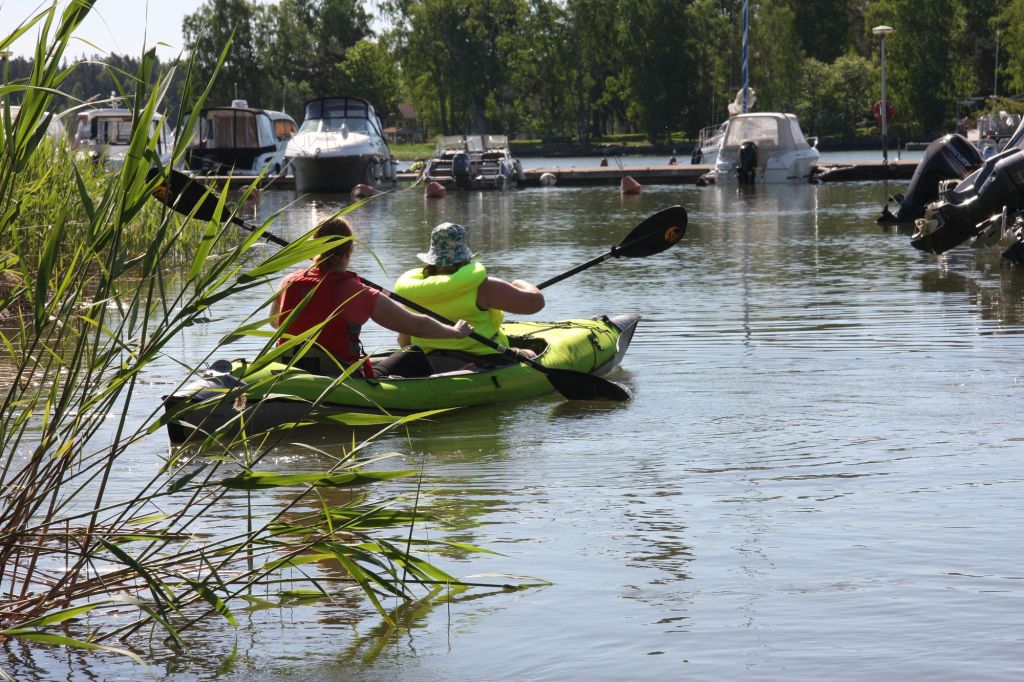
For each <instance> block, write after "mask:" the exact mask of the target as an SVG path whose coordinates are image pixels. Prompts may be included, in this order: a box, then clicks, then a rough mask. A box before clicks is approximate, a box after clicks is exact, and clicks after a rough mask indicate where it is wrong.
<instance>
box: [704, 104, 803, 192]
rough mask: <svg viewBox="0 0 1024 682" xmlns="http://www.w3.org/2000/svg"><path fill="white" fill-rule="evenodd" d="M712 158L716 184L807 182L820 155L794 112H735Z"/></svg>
mask: <svg viewBox="0 0 1024 682" xmlns="http://www.w3.org/2000/svg"><path fill="white" fill-rule="evenodd" d="M725 125H726V129H725V132H724V133H723V135H722V137H721V139H720V141H719V145H718V150H717V155H716V159H715V170H714V178H715V182H717V183H732V182H738V183H739V184H746V185H759V184H775V183H785V182H808V181H810V178H811V173H812V172H813V170H814V165H815V164H816V163H817V161H818V158H819V156H820V154H819V153H818V150H817V149H816V148H815V145H816V144H817V142H818V140H817V138H814V137H812V138H810V140H809V141H808V140H807V139H806V138H804V134H803V131H802V130H801V129H800V123H799V121H797V118H796V116H795V115H794V114H782V113H776V112H770V113H756V114H738V115H736V116H733V117H732V118H730V119H729V120H728V121H726V124H725Z"/></svg>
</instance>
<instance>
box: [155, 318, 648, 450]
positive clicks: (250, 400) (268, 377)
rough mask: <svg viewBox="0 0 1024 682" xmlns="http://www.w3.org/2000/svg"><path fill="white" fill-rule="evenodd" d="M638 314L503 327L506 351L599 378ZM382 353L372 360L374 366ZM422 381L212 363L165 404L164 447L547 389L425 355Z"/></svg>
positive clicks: (535, 376) (497, 359)
mask: <svg viewBox="0 0 1024 682" xmlns="http://www.w3.org/2000/svg"><path fill="white" fill-rule="evenodd" d="M639 320H640V316H639V315H619V316H616V317H606V316H600V317H596V318H594V319H589V320H588V319H577V320H563V321H560V322H507V323H505V324H504V325H502V329H503V331H504V332H505V334H506V335H508V337H509V340H510V345H512V346H514V347H518V348H529V349H531V350H534V351H535V352H537V354H538V355H537V362H538V363H540V364H541V365H543V366H544V367H547V368H550V369H559V370H571V371H574V372H584V373H587V374H594V375H604V374H607V373H608V372H610V371H611V370H613V369H614V368H616V367H618V365H619V363H620V362H621V361H622V357H623V355H625V353H626V349H627V348H628V347H629V343H630V341H631V340H632V338H633V332H634V331H635V330H636V325H637V323H638V322H639ZM383 357H386V356H375V357H374V358H371V359H380V358H383ZM427 357H428V358H429V359H430V363H431V366H432V367H433V373H432V374H431V375H430V376H425V377H415V378H406V377H390V376H389V377H384V378H374V379H363V378H353V377H346V378H341V377H337V376H325V375H322V374H318V373H313V372H310V371H306V370H304V369H301V368H300V367H298V366H295V365H291V366H289V365H288V364H284V363H281V362H269V363H266V362H258V361H255V362H249V361H246V360H231V361H228V360H218V361H217V362H214V363H213V364H212V365H210V367H209V368H208V369H207V370H206V371H205V372H204V373H203V374H202V375H201V376H200V377H199V379H197V380H196V381H193V382H192V383H189V384H187V385H185V386H183V387H182V388H181V389H180V390H178V391H176V392H175V393H173V394H172V395H169V396H166V397H165V398H164V406H165V410H166V414H165V418H164V420H165V422H166V424H167V430H168V434H169V436H170V439H171V442H174V443H182V442H185V441H188V440H193V439H196V438H204V437H206V436H207V435H209V434H225V435H228V434H230V435H234V434H237V433H238V432H239V431H240V430H243V429H244V430H245V432H246V433H260V432H265V431H267V430H270V429H273V428H275V427H279V426H282V425H285V424H292V423H320V422H328V423H340V424H347V425H350V426H354V425H360V424H366V425H369V424H384V423H388V421H389V420H390V421H393V418H394V417H397V416H401V415H408V414H412V413H416V412H425V411H428V410H438V409H446V408H457V407H468V406H472V405H487V404H493V403H501V402H508V401H512V400H523V399H526V398H533V397H536V396H541V395H545V394H548V393H551V392H553V390H554V388H553V387H552V385H551V382H550V381H549V380H548V378H547V377H546V376H545V375H544V374H543V373H541V372H539V371H537V370H535V369H533V368H531V367H529V366H527V365H525V364H522V363H517V362H514V361H510V360H508V359H507V358H506V357H505V356H503V355H493V356H471V357H467V356H466V355H465V354H458V353H447V354H446V353H431V354H430V355H429V356H427Z"/></svg>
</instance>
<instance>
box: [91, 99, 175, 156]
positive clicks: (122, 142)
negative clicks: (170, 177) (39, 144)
mask: <svg viewBox="0 0 1024 682" xmlns="http://www.w3.org/2000/svg"><path fill="white" fill-rule="evenodd" d="M161 121H162V117H161V115H160V114H154V116H153V123H152V130H151V134H152V135H157V134H158V133H159V137H158V138H157V154H159V155H160V158H161V159H162V160H164V161H165V162H166V161H168V160H169V159H170V156H171V151H172V150H171V147H172V143H171V139H170V135H169V133H168V132H167V127H166V126H163V125H161ZM132 126H133V123H132V110H131V109H124V108H112V109H90V110H89V111H83V112H80V113H79V114H78V117H77V119H76V123H75V134H74V137H72V138H71V149H72V150H73V151H74V152H76V153H77V154H78V155H79V156H80V157H82V158H88V159H90V160H92V161H97V162H100V161H101V162H103V163H104V164H106V165H107V166H119V165H120V164H121V163H122V162H123V161H124V155H125V154H126V153H127V151H128V145H129V144H130V143H131V139H132Z"/></svg>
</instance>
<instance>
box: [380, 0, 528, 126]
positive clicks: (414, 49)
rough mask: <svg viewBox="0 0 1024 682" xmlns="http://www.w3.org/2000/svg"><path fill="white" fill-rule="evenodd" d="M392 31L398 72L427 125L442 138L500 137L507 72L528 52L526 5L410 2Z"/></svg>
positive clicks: (512, 1) (508, 95)
mask: <svg viewBox="0 0 1024 682" xmlns="http://www.w3.org/2000/svg"><path fill="white" fill-rule="evenodd" d="M401 12H402V15H403V17H404V22H403V23H402V24H400V25H399V26H397V27H396V32H395V39H396V40H397V44H398V45H399V46H400V57H401V60H402V67H403V69H404V71H405V75H406V79H407V82H408V84H409V86H410V90H411V91H412V94H413V96H414V98H416V101H417V105H418V109H419V110H420V113H421V114H422V115H423V116H424V119H425V120H426V122H427V124H428V125H429V126H431V127H434V128H435V129H440V130H441V131H442V132H443V133H446V134H447V133H456V132H504V131H505V130H508V129H509V128H510V124H512V123H513V122H512V121H511V120H509V116H510V113H511V112H514V111H515V109H514V108H513V107H511V104H512V102H513V101H514V97H513V92H512V89H511V87H509V84H510V83H512V82H513V81H514V74H512V73H511V71H510V68H509V65H510V63H515V61H516V58H515V53H516V52H517V51H518V50H526V49H528V48H529V39H528V38H524V36H523V35H522V27H523V26H524V25H525V23H526V15H527V7H526V3H525V1H524V0H478V1H477V2H471V3H470V2H465V1H464V0H411V1H409V2H405V3H403V6H402V8H401Z"/></svg>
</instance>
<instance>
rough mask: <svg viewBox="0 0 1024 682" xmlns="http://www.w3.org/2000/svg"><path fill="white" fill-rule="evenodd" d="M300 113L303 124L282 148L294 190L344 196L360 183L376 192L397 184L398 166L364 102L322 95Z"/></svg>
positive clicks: (352, 98)
mask: <svg viewBox="0 0 1024 682" xmlns="http://www.w3.org/2000/svg"><path fill="white" fill-rule="evenodd" d="M305 110H306V111H305V120H303V121H302V125H301V126H300V127H299V130H298V132H296V133H295V135H294V136H293V137H292V139H291V140H289V141H288V146H287V147H286V149H285V161H286V163H289V164H291V168H292V172H293V173H294V174H295V189H296V190H298V191H300V192H348V191H350V190H351V189H352V188H353V187H355V186H356V185H362V184H365V185H369V186H371V187H373V188H375V189H384V188H391V187H394V186H395V185H396V182H397V165H398V163H397V161H395V160H394V159H393V158H392V157H391V149H390V148H389V147H388V143H387V141H385V139H384V133H383V130H382V126H381V122H380V119H379V118H378V117H377V114H376V112H375V111H374V109H373V107H372V106H371V105H370V103H369V102H367V101H366V100H363V99H359V98H357V97H324V98H321V99H314V100H310V101H309V102H306V107H305Z"/></svg>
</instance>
